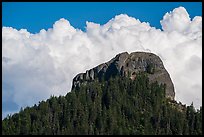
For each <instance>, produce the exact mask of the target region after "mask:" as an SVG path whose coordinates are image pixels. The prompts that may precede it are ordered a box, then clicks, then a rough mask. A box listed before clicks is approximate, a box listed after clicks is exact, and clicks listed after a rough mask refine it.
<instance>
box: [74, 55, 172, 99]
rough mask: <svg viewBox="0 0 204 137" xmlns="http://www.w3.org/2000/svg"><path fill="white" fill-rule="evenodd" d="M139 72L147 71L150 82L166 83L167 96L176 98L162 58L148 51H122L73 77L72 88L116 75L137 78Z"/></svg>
mask: <svg viewBox="0 0 204 137" xmlns="http://www.w3.org/2000/svg"><path fill="white" fill-rule="evenodd" d="M139 72H147V75H148V77H149V81H150V82H155V81H157V82H158V83H159V84H161V83H163V84H166V97H168V98H170V99H172V100H174V97H175V92H174V85H173V83H172V80H171V78H170V76H169V73H168V72H167V71H166V69H165V68H164V65H163V63H162V61H161V59H160V58H159V57H158V56H157V55H155V54H152V53H146V52H133V53H131V54H128V53H127V52H124V53H120V54H118V55H116V57H115V58H113V59H111V60H110V61H108V62H106V63H103V64H100V65H98V66H97V67H95V68H93V69H90V70H87V71H86V73H80V74H78V75H77V76H76V77H74V79H73V85H72V89H74V88H76V87H80V85H81V84H86V83H87V82H89V81H93V80H99V81H101V80H102V79H104V80H108V79H109V78H110V77H114V76H116V75H117V76H118V75H119V76H126V77H130V78H131V79H135V78H136V76H137V73H139Z"/></svg>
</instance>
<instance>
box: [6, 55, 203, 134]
mask: <svg viewBox="0 0 204 137" xmlns="http://www.w3.org/2000/svg"><path fill="white" fill-rule="evenodd" d="M125 54H126V53H125ZM148 54H149V53H148ZM120 55H121V54H120ZM120 55H119V57H121V56H120ZM128 56H129V55H128ZM117 58H118V56H116V58H114V59H112V60H111V62H112V63H110V64H108V65H107V66H108V67H107V69H103V70H104V71H103V73H100V71H99V73H96V72H94V75H95V76H94V77H92V78H94V79H87V78H88V76H91V75H87V77H84V74H86V73H84V74H79V75H77V76H76V77H75V78H74V80H73V83H74V82H75V83H77V84H76V85H74V86H73V88H72V91H71V92H69V93H67V95H66V96H60V97H50V99H48V100H47V101H42V102H40V103H39V105H38V106H37V105H35V106H33V107H27V108H25V109H24V110H21V111H20V112H19V113H18V114H14V115H13V116H9V117H7V118H5V119H4V120H3V121H2V134H7V135H8V134H48V135H52V134H89V135H93V134H96V135H98V134H100V135H104V134H105V135H106V134H111V135H112V134H127V135H130V134H136V135H141V134H148V135H155V134H172V135H175V134H202V108H201V109H200V110H198V111H197V112H196V111H195V109H194V107H193V105H191V106H185V105H182V104H181V103H177V102H176V101H174V100H173V99H172V98H169V97H167V93H166V88H167V84H168V83H165V82H161V81H157V80H155V81H151V79H150V76H153V75H154V74H155V70H156V71H157V68H156V67H153V68H154V69H155V68H156V69H155V70H154V71H152V70H153V69H152V67H150V68H148V67H147V66H148V65H147V66H146V69H145V71H138V72H135V73H134V74H133V75H129V74H128V75H126V74H125V73H126V72H128V71H122V72H125V73H118V71H117V70H118V68H119V67H118V66H119V65H120V63H119V62H118V61H120V59H119V60H118V59H117ZM113 62H114V63H113ZM144 62H145V61H143V63H141V64H145V63H144ZM154 63H155V62H154V61H152V65H153V66H155V65H154ZM111 64H112V65H111ZM116 64H117V65H116ZM110 66H111V67H110ZM109 67H110V68H112V67H113V68H115V69H113V70H114V71H109V70H108V68H109ZM138 67H141V66H138ZM102 68H103V67H102ZM141 68H142V67H141ZM92 70H94V69H92ZM110 70H112V69H110ZM123 70H131V69H130V68H124V69H123ZM135 70H137V69H135ZM90 72H91V70H90ZM88 74H91V73H89V71H88ZM98 74H101V75H98ZM121 74H125V75H121ZM130 74H132V73H130ZM78 76H79V77H80V76H83V77H81V79H79V78H77V77H78ZM85 76H86V75H85ZM96 76H101V77H96ZM132 76H135V77H134V78H132ZM155 77H156V75H155ZM90 78H91V77H90ZM158 80H160V79H158ZM172 93H173V92H172Z"/></svg>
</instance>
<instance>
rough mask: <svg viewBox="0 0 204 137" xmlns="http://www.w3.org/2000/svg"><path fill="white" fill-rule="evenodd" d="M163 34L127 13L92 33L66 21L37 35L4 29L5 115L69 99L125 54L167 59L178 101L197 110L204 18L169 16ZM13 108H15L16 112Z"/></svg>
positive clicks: (181, 12) (89, 25) (180, 11)
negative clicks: (88, 77) (78, 80)
mask: <svg viewBox="0 0 204 137" xmlns="http://www.w3.org/2000/svg"><path fill="white" fill-rule="evenodd" d="M161 25H162V29H163V30H160V29H155V28H154V27H151V26H150V24H149V23H145V22H140V21H139V20H138V19H135V18H133V17H129V16H128V15H126V14H121V15H117V16H115V17H114V18H112V19H111V20H110V21H108V22H107V23H106V24H104V25H100V24H96V23H93V22H86V31H85V32H83V31H81V30H79V29H75V28H74V27H73V26H71V24H70V23H69V21H67V20H66V19H60V20H58V21H56V22H55V23H54V25H53V28H50V29H48V30H47V31H46V30H44V29H42V30H41V31H40V32H39V33H37V34H31V33H30V32H28V31H27V30H25V29H21V30H16V29H14V28H11V27H3V28H2V69H3V116H5V115H6V114H8V113H14V112H17V111H18V110H19V109H20V107H25V106H32V105H33V104H34V103H38V101H41V100H45V99H47V98H49V96H50V95H56V96H58V95H65V94H66V93H67V92H69V91H70V89H71V84H72V79H73V77H74V76H75V75H76V74H78V73H80V72H85V71H86V70H87V69H90V68H93V67H95V66H97V65H98V64H100V63H103V62H105V61H108V60H110V59H111V58H113V57H114V56H115V55H116V54H118V53H120V52H124V51H128V52H129V53H130V52H135V51H145V52H152V53H155V54H157V55H159V56H160V57H161V59H162V60H163V63H164V66H165V67H166V69H167V70H168V72H169V73H170V76H171V78H172V80H173V83H174V86H175V90H176V100H178V101H181V102H182V103H186V104H188V105H189V104H190V103H191V102H194V105H195V106H196V108H198V107H199V106H201V102H202V96H201V95H202V76H201V74H202V17H198V16H197V17H194V18H193V20H192V21H191V19H190V18H189V15H188V13H187V11H186V10H185V8H183V7H179V8H176V9H174V10H173V11H172V12H170V13H166V14H165V15H164V17H163V20H161ZM11 105H13V107H10V106H11Z"/></svg>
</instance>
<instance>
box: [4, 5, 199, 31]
mask: <svg viewBox="0 0 204 137" xmlns="http://www.w3.org/2000/svg"><path fill="white" fill-rule="evenodd" d="M179 6H183V7H185V8H186V10H187V11H188V13H189V14H190V17H191V18H193V17H194V16H195V15H197V16H202V15H201V13H202V3H201V2H59V3H58V2H18V3H17V2H3V4H2V12H3V13H2V25H3V26H7V27H13V28H16V29H21V28H24V29H27V30H28V31H29V32H32V33H37V32H39V31H40V30H41V29H48V28H51V27H52V25H53V23H54V22H55V21H57V20H59V19H60V18H65V19H67V20H69V22H70V23H71V25H72V26H74V27H75V28H79V29H82V30H84V29H85V26H86V21H91V22H95V23H100V24H104V23H106V22H107V21H109V20H110V19H111V18H113V17H114V16H115V15H119V14H123V13H124V14H127V15H128V16H132V17H135V18H137V19H139V20H140V21H142V22H143V21H145V22H149V23H150V25H151V26H154V27H156V28H161V25H160V22H159V21H160V20H161V19H162V17H163V15H164V14H165V13H166V12H169V11H171V10H173V9H174V8H176V7H179Z"/></svg>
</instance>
